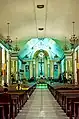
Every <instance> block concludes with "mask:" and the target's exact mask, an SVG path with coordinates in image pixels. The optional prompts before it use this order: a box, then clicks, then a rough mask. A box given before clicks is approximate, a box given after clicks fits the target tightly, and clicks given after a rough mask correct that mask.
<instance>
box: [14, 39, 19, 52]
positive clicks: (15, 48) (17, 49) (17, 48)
mask: <svg viewBox="0 0 79 119" xmlns="http://www.w3.org/2000/svg"><path fill="white" fill-rule="evenodd" d="M19 50H20V48H19V47H18V45H17V37H16V44H15V47H14V51H19Z"/></svg>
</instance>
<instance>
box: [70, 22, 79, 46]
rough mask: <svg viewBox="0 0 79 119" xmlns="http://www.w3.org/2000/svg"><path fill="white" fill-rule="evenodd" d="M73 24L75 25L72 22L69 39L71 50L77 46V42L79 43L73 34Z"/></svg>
mask: <svg viewBox="0 0 79 119" xmlns="http://www.w3.org/2000/svg"><path fill="white" fill-rule="evenodd" d="M74 24H75V22H74V21H73V22H72V25H73V32H72V35H71V38H70V39H69V40H70V44H71V47H72V48H74V47H75V46H77V45H78V42H79V39H78V37H77V36H76V35H75V33H74Z"/></svg>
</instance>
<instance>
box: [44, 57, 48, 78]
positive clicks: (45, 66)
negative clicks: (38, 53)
mask: <svg viewBox="0 0 79 119" xmlns="http://www.w3.org/2000/svg"><path fill="white" fill-rule="evenodd" d="M44 71H45V77H46V78H47V76H48V75H47V59H46V58H45V59H44Z"/></svg>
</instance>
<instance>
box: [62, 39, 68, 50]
mask: <svg viewBox="0 0 79 119" xmlns="http://www.w3.org/2000/svg"><path fill="white" fill-rule="evenodd" d="M63 49H64V51H67V50H69V48H68V45H67V42H66V37H65V44H64V48H63Z"/></svg>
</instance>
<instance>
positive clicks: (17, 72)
mask: <svg viewBox="0 0 79 119" xmlns="http://www.w3.org/2000/svg"><path fill="white" fill-rule="evenodd" d="M16 80H18V60H16Z"/></svg>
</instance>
